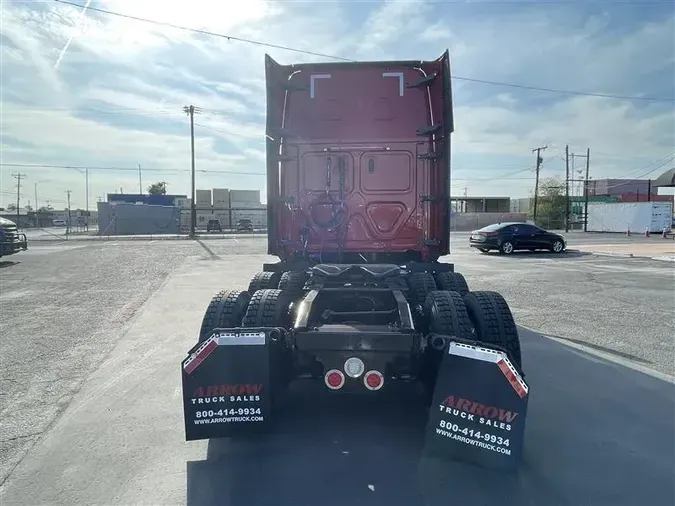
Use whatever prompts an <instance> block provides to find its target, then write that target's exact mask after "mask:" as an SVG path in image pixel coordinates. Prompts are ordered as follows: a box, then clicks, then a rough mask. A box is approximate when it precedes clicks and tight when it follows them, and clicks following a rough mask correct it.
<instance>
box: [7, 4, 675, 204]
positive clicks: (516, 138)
mask: <svg viewBox="0 0 675 506" xmlns="http://www.w3.org/2000/svg"><path fill="white" fill-rule="evenodd" d="M77 2H78V3H81V4H82V5H84V4H85V3H86V0H77ZM91 7H98V8H102V9H107V10H111V11H116V12H121V13H124V14H129V15H132V16H138V17H145V18H150V19H153V20H157V21H163V22H168V23H174V24H180V25H185V26H190V27H193V28H198V29H203V30H208V31H212V32H218V33H223V34H228V35H233V36H237V37H243V38H248V39H254V40H259V41H264V42H269V43H272V44H277V45H284V46H290V47H294V48H299V49H306V50H310V51H315V52H320V53H325V54H330V55H336V56H342V57H346V58H352V59H399V58H400V59H434V58H436V57H438V56H440V55H441V54H442V53H443V51H444V50H445V49H446V48H449V49H450V51H451V61H452V70H453V73H454V74H455V75H456V76H457V77H468V78H474V79H481V80H490V81H500V82H508V83H515V84H521V85H526V86H534V87H541V88H556V89H562V90H574V91H580V92H590V93H601V94H612V95H625V96H643V97H644V96H652V97H664V98H667V99H668V98H669V99H671V100H675V4H674V3H673V2H653V1H635V2H620V3H619V2H614V1H612V0H604V1H597V2H593V1H585V2H574V1H568V2H561V1H537V2H511V1H508V0H504V1H494V2H487V1H483V2H481V1H475V2H453V1H450V2H448V1H431V0H428V1H424V0H410V1H396V2H395V1H390V2H375V1H360V0H353V1H342V2H334V1H330V0H329V1H316V0H315V1H312V2H305V1H281V2H264V1H261V0H247V1H246V2H240V1H237V2H235V1H222V0H220V1H215V0H213V1H212V0H202V1H200V0H191V1H190V2H187V1H185V0H175V1H173V2H166V1H162V2H160V1H157V0H107V1H102V0H93V1H92V2H91ZM1 9H2V10H1V14H2V19H1V21H2V25H1V27H0V34H1V40H2V48H1V49H0V55H1V56H2V62H1V67H2V68H1V70H2V90H1V95H0V101H1V105H2V111H1V112H2V118H1V119H2V122H1V123H2V139H1V144H2V151H0V155H1V156H2V163H4V164H46V165H81V166H91V167H98V169H92V170H90V188H89V195H90V197H89V204H90V206H92V207H93V206H94V205H95V202H96V200H97V198H98V197H102V196H104V195H105V194H106V193H109V192H114V191H115V190H116V189H119V188H122V189H124V191H125V192H132V191H137V190H138V173H137V167H138V165H139V164H140V165H141V167H142V168H143V186H144V188H145V187H147V185H148V184H150V183H151V182H154V181H159V180H163V181H166V182H168V183H169V191H170V192H171V193H189V184H190V178H189V172H188V169H189V166H190V151H189V148H190V143H189V125H188V121H187V118H186V117H185V115H184V114H183V113H182V111H181V108H182V106H183V105H186V104H194V105H196V106H199V107H201V108H202V110H203V112H202V114H200V115H199V116H198V117H197V118H196V120H195V122H196V124H197V126H196V152H197V168H198V170H200V172H198V174H197V187H198V188H213V187H221V188H237V189H260V190H261V191H262V192H263V193H264V186H265V183H264V176H263V175H262V174H263V172H264V151H263V149H264V143H263V135H264V107H265V97H264V80H263V76H264V68H263V61H264V60H263V57H264V53H265V52H268V53H269V54H270V55H272V57H273V58H274V59H276V60H277V61H279V62H280V63H294V62H303V61H312V60H314V61H317V60H324V59H323V58H317V57H311V56H307V55H302V54H298V53H293V52H290V51H285V50H280V49H274V48H266V47H260V46H256V45H252V44H246V43H241V42H235V41H228V40H226V39H223V38H216V37H209V36H205V35H200V34H195V33H191V32H186V31H180V30H175V29H172V28H167V27H162V26H157V25H152V24H147V23H142V22H138V21H134V20H129V19H123V18H119V17H114V16H109V15H104V14H100V13H96V12H94V11H91V10H88V11H87V12H85V13H84V14H82V11H83V9H82V8H76V7H72V6H68V5H64V4H60V3H56V2H51V1H49V2H39V3H38V2H25V1H19V0H17V1H12V0H9V1H4V2H2V6H1ZM69 40H70V44H69V45H68V47H67V50H65V51H64V47H65V46H66V44H67V43H68V41H69ZM57 62H58V63H57ZM453 84H454V103H455V119H456V132H455V135H454V137H453V144H452V145H453V188H452V192H453V194H455V195H461V194H462V193H463V192H464V188H466V192H467V194H468V195H487V196H500V195H505V196H514V197H515V196H527V195H529V194H530V192H531V191H532V189H533V186H534V170H533V165H534V155H533V154H532V148H534V147H537V146H540V145H548V146H549V147H548V149H547V150H546V151H545V153H544V166H543V168H542V177H547V176H550V175H562V174H564V161H563V158H562V155H563V154H564V149H565V145H566V144H569V145H570V149H571V151H573V152H575V153H584V152H585V150H586V148H590V149H591V175H592V177H594V178H601V177H623V176H627V177H635V176H641V175H644V174H646V173H647V172H649V171H650V170H653V172H652V173H651V174H649V175H651V176H653V177H656V176H657V175H658V174H660V173H661V172H663V171H665V170H666V169H667V168H670V167H672V165H673V163H675V162H673V161H672V156H670V157H669V155H671V154H675V153H674V152H675V102H673V101H671V102H667V101H665V102H652V101H642V100H627V99H619V98H601V97H593V96H583V95H576V96H575V95H569V94H560V93H550V92H544V91H535V90H524V89H519V88H514V87H508V86H496V85H488V84H480V83H475V82H470V81H464V80H461V79H457V80H455V81H454V83H453ZM659 159H660V160H661V162H660V163H658V164H655V163H653V162H654V161H655V160H659ZM664 161H665V162H666V163H665V164H663V162H664ZM669 161H670V163H669V164H668V162H669ZM661 164H663V165H662V166H661ZM114 168H122V169H125V170H112V169H114ZM12 172H21V173H23V174H26V176H27V178H26V180H25V187H24V188H25V189H24V190H22V194H23V195H24V196H23V197H22V203H25V202H27V201H28V200H29V199H30V200H31V201H32V202H33V204H34V194H35V190H36V183H37V193H38V201H39V203H40V204H41V205H42V204H44V201H45V200H46V199H50V202H51V203H52V205H54V206H55V207H63V204H64V202H65V200H66V196H65V195H66V194H65V192H66V190H72V202H73V205H74V206H76V207H77V206H79V207H84V203H85V191H84V190H85V182H84V176H83V175H82V174H81V173H80V172H78V171H76V170H72V169H49V168H34V167H10V166H2V167H0V205H6V204H7V203H9V202H12V201H14V200H15V192H16V190H15V187H14V180H13V179H12V177H11V173H12ZM227 172H233V173H235V174H228V173H227ZM500 176H504V178H503V179H498V178H499V177H500Z"/></svg>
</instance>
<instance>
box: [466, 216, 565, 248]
mask: <svg viewBox="0 0 675 506" xmlns="http://www.w3.org/2000/svg"><path fill="white" fill-rule="evenodd" d="M469 245H470V246H471V247H472V248H476V249H478V250H479V251H480V252H482V253H487V252H488V251H490V250H496V251H499V252H500V253H502V254H504V255H510V254H511V253H513V252H514V251H517V250H530V251H536V250H541V249H545V250H549V251H552V252H554V253H562V252H563V251H565V248H566V247H567V244H566V243H565V238H564V237H563V236H561V235H558V234H554V233H553V232H547V231H546V230H543V229H541V228H539V227H537V226H534V225H530V224H528V223H496V224H494V225H488V226H487V227H483V228H481V229H480V230H475V231H473V232H471V238H470V239H469Z"/></svg>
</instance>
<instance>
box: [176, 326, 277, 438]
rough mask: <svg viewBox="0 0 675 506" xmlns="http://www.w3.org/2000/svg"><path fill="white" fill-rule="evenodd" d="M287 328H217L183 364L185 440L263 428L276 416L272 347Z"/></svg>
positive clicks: (194, 348) (222, 435)
mask: <svg viewBox="0 0 675 506" xmlns="http://www.w3.org/2000/svg"><path fill="white" fill-rule="evenodd" d="M282 336H283V329H276V328H237V329H214V331H213V334H212V335H211V337H209V338H208V339H206V340H204V341H203V342H201V343H199V344H197V345H195V346H194V347H193V348H192V349H191V350H190V352H189V353H188V357H187V358H186V359H185V360H183V362H182V364H181V374H182V383H183V413H184V418H185V439H186V440H187V441H194V440H196V439H211V438H222V437H228V436H233V435H245V434H248V433H251V432H257V431H259V430H264V429H266V428H267V427H268V425H269V422H270V418H271V416H272V413H271V408H272V394H273V392H272V389H273V386H272V384H271V374H270V347H271V345H272V344H273V343H274V341H277V340H279V339H280V338H281V337H282Z"/></svg>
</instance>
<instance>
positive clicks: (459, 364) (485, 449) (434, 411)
mask: <svg viewBox="0 0 675 506" xmlns="http://www.w3.org/2000/svg"><path fill="white" fill-rule="evenodd" d="M447 339H448V340H449V344H448V346H447V347H446V349H445V352H444V356H443V359H442V362H441V365H440V368H439V371H438V377H437V380H436V387H435V390H434V396H433V400H432V404H431V410H430V413H429V422H428V425H427V429H426V437H425V446H424V454H425V455H426V456H428V457H439V458H446V459H454V460H460V461H465V462H471V463H474V464H478V465H480V466H483V467H487V468H493V469H505V470H515V469H517V467H518V466H519V464H520V461H521V458H522V447H523V437H524V432H525V415H526V412H527V401H528V393H529V388H528V386H527V384H526V383H525V381H524V380H523V378H522V376H521V375H520V374H519V373H518V371H517V370H516V369H515V368H514V367H513V365H512V363H511V361H510V360H509V358H508V356H507V354H506V353H505V352H504V351H500V350H497V349H493V348H492V347H489V346H486V345H484V344H482V343H480V344H478V343H475V342H471V343H469V342H467V341H464V340H460V339H455V338H453V337H450V338H447Z"/></svg>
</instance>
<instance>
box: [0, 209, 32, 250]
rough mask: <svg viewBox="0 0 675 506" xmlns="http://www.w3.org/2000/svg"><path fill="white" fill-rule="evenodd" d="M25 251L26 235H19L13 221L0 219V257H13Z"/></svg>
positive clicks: (26, 246)
mask: <svg viewBox="0 0 675 506" xmlns="http://www.w3.org/2000/svg"><path fill="white" fill-rule="evenodd" d="M27 249H28V240H27V239H26V234H21V233H19V229H18V227H17V226H16V223H14V222H13V221H11V220H8V219H6V218H0V257H5V256H9V255H14V254H15V253H18V252H19V251H26V250H27Z"/></svg>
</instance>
